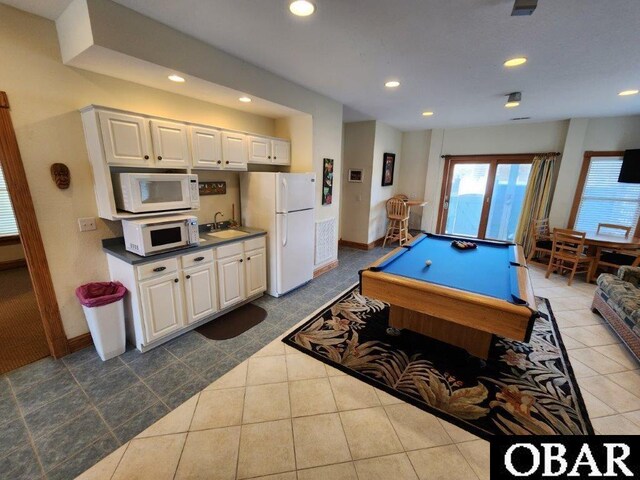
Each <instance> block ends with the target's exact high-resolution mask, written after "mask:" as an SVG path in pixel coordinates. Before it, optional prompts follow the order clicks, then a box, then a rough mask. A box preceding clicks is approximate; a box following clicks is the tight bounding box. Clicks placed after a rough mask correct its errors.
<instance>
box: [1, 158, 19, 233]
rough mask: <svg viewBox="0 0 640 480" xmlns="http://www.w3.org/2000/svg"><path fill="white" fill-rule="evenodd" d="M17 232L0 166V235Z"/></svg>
mask: <svg viewBox="0 0 640 480" xmlns="http://www.w3.org/2000/svg"><path fill="white" fill-rule="evenodd" d="M17 234H18V226H17V225H16V217H15V215H14V214H13V208H12V207H11V200H10V199H9V192H8V191H7V184H6V182H5V181H4V173H2V167H0V237H5V236H7V235H17Z"/></svg>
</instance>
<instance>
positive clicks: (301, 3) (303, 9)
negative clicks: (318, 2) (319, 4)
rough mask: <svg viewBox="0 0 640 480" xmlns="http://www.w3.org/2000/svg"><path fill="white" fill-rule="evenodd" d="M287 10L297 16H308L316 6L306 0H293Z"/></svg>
mask: <svg viewBox="0 0 640 480" xmlns="http://www.w3.org/2000/svg"><path fill="white" fill-rule="evenodd" d="M289 11H290V12H291V13H293V14H294V15H296V16H297V17H308V16H309V15H311V14H313V12H315V11H316V6H315V5H314V4H313V3H311V2H309V1H308V0H295V1H294V2H291V3H290V4H289Z"/></svg>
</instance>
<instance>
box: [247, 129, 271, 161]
mask: <svg viewBox="0 0 640 480" xmlns="http://www.w3.org/2000/svg"><path fill="white" fill-rule="evenodd" d="M248 145H249V162H250V163H261V164H266V165H271V139H269V138H264V137H254V136H253V135H251V136H249V137H248Z"/></svg>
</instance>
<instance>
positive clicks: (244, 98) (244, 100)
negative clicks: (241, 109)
mask: <svg viewBox="0 0 640 480" xmlns="http://www.w3.org/2000/svg"><path fill="white" fill-rule="evenodd" d="M238 100H240V101H241V102H242V103H250V102H251V99H250V98H249V97H240V98H239V99H238Z"/></svg>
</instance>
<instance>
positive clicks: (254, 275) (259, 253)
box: [245, 248, 267, 297]
mask: <svg viewBox="0 0 640 480" xmlns="http://www.w3.org/2000/svg"><path fill="white" fill-rule="evenodd" d="M245 257H246V265H245V272H246V274H247V297H251V296H253V295H257V294H258V293H262V292H264V291H265V290H266V289H267V259H266V255H265V250H264V248H258V249H256V250H251V251H249V252H247V253H246V255H245Z"/></svg>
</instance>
